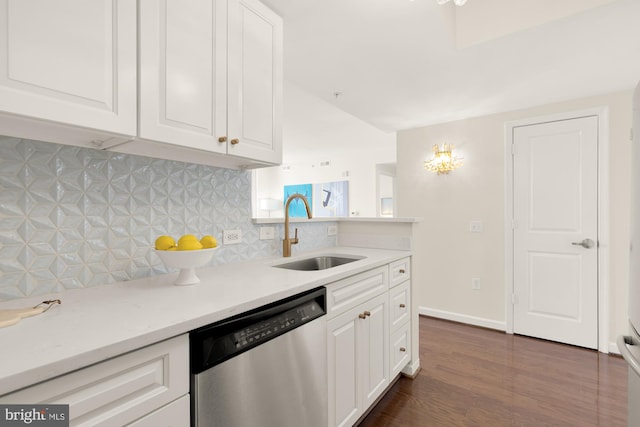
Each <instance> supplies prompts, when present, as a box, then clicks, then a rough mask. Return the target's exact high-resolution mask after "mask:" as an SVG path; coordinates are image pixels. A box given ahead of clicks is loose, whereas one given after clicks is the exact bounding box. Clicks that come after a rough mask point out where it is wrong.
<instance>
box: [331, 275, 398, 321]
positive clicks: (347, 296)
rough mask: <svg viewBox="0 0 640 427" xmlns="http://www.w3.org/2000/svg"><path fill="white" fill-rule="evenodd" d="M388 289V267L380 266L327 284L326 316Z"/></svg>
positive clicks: (335, 313) (344, 309) (335, 314)
mask: <svg viewBox="0 0 640 427" xmlns="http://www.w3.org/2000/svg"><path fill="white" fill-rule="evenodd" d="M388 289H389V280H388V268H387V267H386V266H385V267H380V268H376V269H373V270H370V271H366V272H364V273H361V274H357V275H355V276H353V277H348V278H346V279H343V280H339V281H337V282H335V283H331V284H329V285H327V316H328V318H331V317H334V316H337V315H338V314H340V313H344V312H345V311H347V310H349V309H351V308H353V307H355V306H357V305H358V304H360V303H363V302H365V301H367V300H369V299H371V298H373V297H375V296H377V295H379V294H381V293H384V292H386V291H387V290H388Z"/></svg>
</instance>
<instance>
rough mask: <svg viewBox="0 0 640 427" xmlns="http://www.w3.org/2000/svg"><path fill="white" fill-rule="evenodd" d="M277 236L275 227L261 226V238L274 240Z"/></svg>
mask: <svg viewBox="0 0 640 427" xmlns="http://www.w3.org/2000/svg"><path fill="white" fill-rule="evenodd" d="M275 236H276V232H275V228H274V227H260V240H273V239H274V238H275Z"/></svg>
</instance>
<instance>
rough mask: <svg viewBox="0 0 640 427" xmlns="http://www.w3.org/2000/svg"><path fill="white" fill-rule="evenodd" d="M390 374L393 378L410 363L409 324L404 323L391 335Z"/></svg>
mask: <svg viewBox="0 0 640 427" xmlns="http://www.w3.org/2000/svg"><path fill="white" fill-rule="evenodd" d="M390 360H391V373H390V378H394V377H395V376H396V375H398V374H399V373H400V371H402V369H403V368H404V367H405V366H407V364H408V363H409V362H411V324H410V323H406V324H405V325H404V326H402V328H400V329H399V330H398V331H397V332H394V333H393V334H391V358H390Z"/></svg>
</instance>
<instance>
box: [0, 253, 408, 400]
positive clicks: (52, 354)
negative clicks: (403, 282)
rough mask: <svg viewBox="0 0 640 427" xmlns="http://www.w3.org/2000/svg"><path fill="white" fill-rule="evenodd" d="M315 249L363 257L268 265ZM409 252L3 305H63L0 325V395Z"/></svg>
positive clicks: (239, 266) (203, 273)
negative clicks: (333, 264)
mask: <svg viewBox="0 0 640 427" xmlns="http://www.w3.org/2000/svg"><path fill="white" fill-rule="evenodd" d="M317 254H323V255H324V254H332V255H358V256H365V257H366V258H364V259H362V260H358V261H354V262H352V263H349V264H344V265H341V266H338V267H334V268H331V269H327V270H322V271H294V270H287V269H281V268H273V267H272V265H273V264H280V263H283V262H288V261H293V260H296V259H300V258H306V257H308V256H312V255H317ZM409 255H410V253H409V252H407V251H394V250H382V249H368V248H348V247H333V248H327V249H323V250H320V251H314V252H308V253H306V254H300V255H297V256H294V257H291V258H287V259H285V258H270V259H263V260H255V261H246V262H239V263H233V264H224V265H220V266H216V267H209V268H203V269H199V270H197V274H198V277H199V278H200V280H201V282H200V283H199V284H197V285H191V286H175V285H174V284H173V282H174V281H175V279H176V277H177V273H171V274H165V275H159V276H154V277H149V278H144V279H139V280H133V281H129V282H119V283H115V284H110V285H104V286H98V287H93V288H85V289H74V290H68V291H65V292H62V293H58V294H47V295H39V296H37V297H29V298H23V299H17V300H11V301H6V302H1V303H0V309H8V308H25V307H30V306H34V305H36V304H38V303H39V302H41V301H44V300H47V299H56V298H58V299H60V300H61V301H62V304H61V305H55V306H53V307H52V308H51V309H50V310H49V311H47V312H45V313H42V314H40V315H37V316H34V317H29V318H25V319H22V320H21V321H20V322H18V323H17V324H16V325H13V326H9V327H5V328H0V348H1V350H0V354H1V357H0V395H3V394H6V393H8V392H11V391H14V390H18V389H20V388H23V387H26V386H29V385H32V384H35V383H38V382H40V381H43V380H46V379H50V378H53V377H56V376H58V375H61V374H64V373H67V372H71V371H73V370H76V369H79V368H82V367H85V366H89V365H92V364H94V363H96V362H100V361H102V360H105V359H108V358H111V357H113V356H117V355H119V354H123V353H126V352H129V351H132V350H135V349H138V348H141V347H144V346H147V345H149V344H153V343H156V342H158V341H162V340H165V339H168V338H171V337H174V336H177V335H180V334H184V333H186V332H189V331H191V330H193V329H196V328H199V327H201V326H205V325H207V324H210V323H213V322H217V321H219V320H222V319H225V318H228V317H230V316H233V315H235V314H238V313H242V312H244V311H247V310H251V309H253V308H256V307H260V306H262V305H264V304H267V303H270V302H273V301H277V300H279V299H282V298H286V297H288V296H291V295H295V294H297V293H299V292H304V291H306V290H309V289H313V288H316V287H318V286H323V285H326V284H329V283H331V282H334V281H336V280H340V279H342V278H344V277H348V276H352V275H354V274H357V273H360V272H362V271H366V270H369V269H371V268H375V267H377V266H380V265H384V264H387V263H389V262H392V261H395V260H398V259H400V258H403V257H406V256H409Z"/></svg>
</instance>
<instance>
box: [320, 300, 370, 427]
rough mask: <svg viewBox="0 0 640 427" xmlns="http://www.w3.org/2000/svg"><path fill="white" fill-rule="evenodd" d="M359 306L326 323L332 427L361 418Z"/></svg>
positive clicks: (330, 423)
mask: <svg viewBox="0 0 640 427" xmlns="http://www.w3.org/2000/svg"><path fill="white" fill-rule="evenodd" d="M359 308H360V307H357V308H355V309H352V310H351V311H349V312H346V313H344V314H342V315H340V316H338V317H336V318H334V319H331V320H329V321H328V322H327V354H328V370H329V381H328V384H329V425H330V426H352V425H353V424H354V423H355V422H356V421H357V419H358V417H359V416H360V411H361V409H360V407H359V406H358V403H359V402H358V400H359V399H358V381H357V374H358V326H359V325H358V322H361V321H362V320H361V319H358V316H357V309H359Z"/></svg>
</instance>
